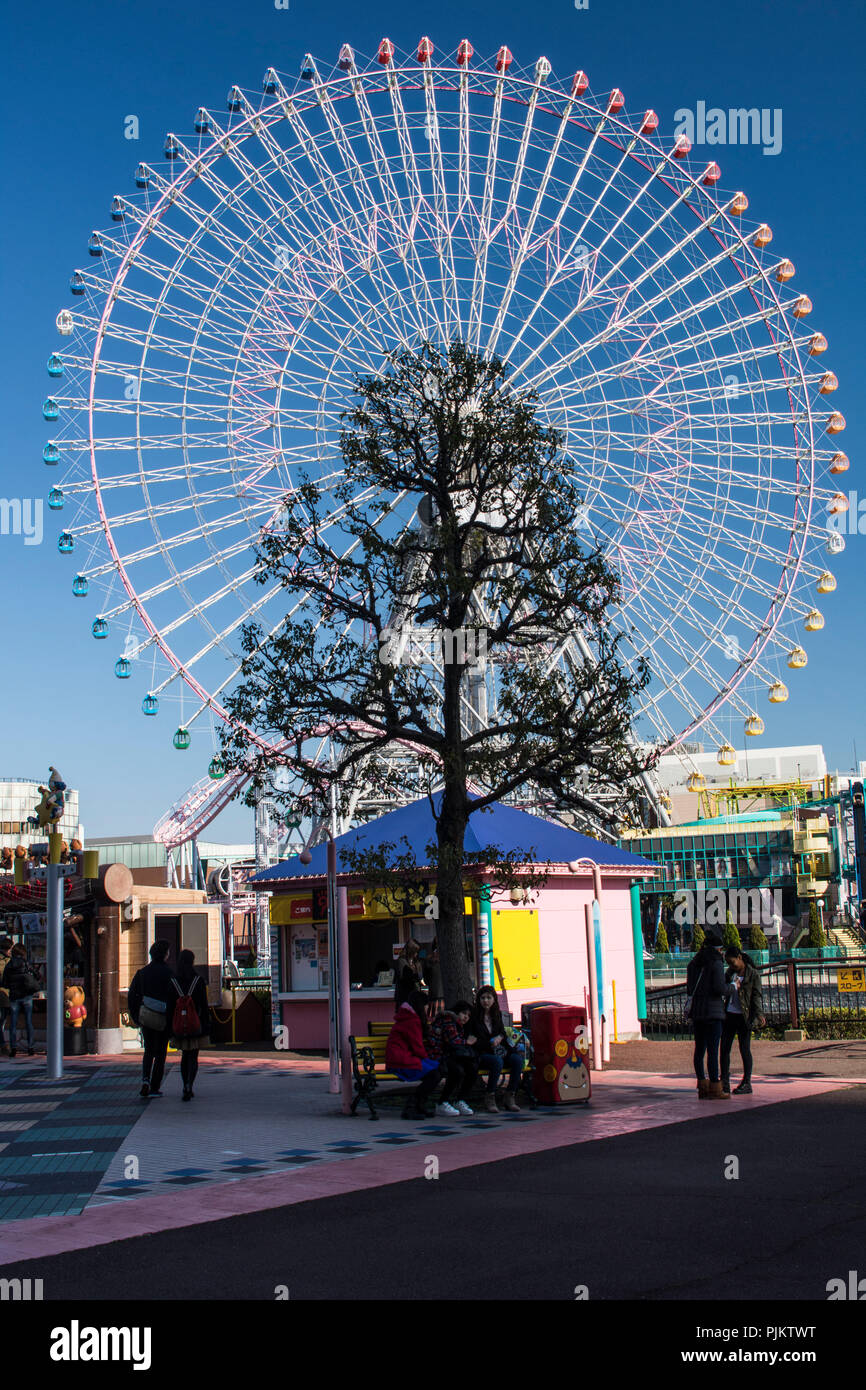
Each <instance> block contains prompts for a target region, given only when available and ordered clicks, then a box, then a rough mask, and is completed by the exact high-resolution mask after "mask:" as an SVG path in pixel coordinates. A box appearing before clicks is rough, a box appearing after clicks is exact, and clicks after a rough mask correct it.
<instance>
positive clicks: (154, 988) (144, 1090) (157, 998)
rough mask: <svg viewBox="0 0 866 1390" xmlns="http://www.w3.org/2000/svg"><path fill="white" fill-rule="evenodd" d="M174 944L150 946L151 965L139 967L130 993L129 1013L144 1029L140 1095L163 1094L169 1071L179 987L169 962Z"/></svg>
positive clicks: (128, 999) (158, 943)
mask: <svg viewBox="0 0 866 1390" xmlns="http://www.w3.org/2000/svg"><path fill="white" fill-rule="evenodd" d="M170 950H171V946H170V945H169V943H168V942H167V941H155V942H154V943H153V945H152V946H151V948H150V965H145V966H143V967H142V969H141V970H138V971H136V973H135V975H134V976H133V979H132V983H131V984H130V986H129V992H128V994H127V1008H128V1010H129V1016H130V1018H131V1019H132V1021H133V1023H134V1024H135V1025H136V1027H137V1028H140V1029H141V1038H142V1042H143V1043H144V1057H143V1058H142V1072H143V1075H142V1085H141V1090H140V1091H139V1095H140V1096H141V1097H142V1099H143V1100H146V1099H147V1098H148V1097H149V1096H161V1095H162V1091H161V1090H160V1089H159V1088H160V1086H161V1085H162V1077H163V1073H164V1071H165V1054H166V1052H167V1051H168V1040H169V1038H170V1037H171V1033H170V1031H169V1023H170V1022H171V1014H170V1013H169V1009H172V1010H173V1009H174V1000H175V999H176V998H177V991H176V990H175V988H174V975H173V974H172V972H171V970H170V968H169V966H168V965H167V964H166V962H167V960H168V954H169V951H170Z"/></svg>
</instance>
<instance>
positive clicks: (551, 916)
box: [493, 875, 641, 1041]
mask: <svg viewBox="0 0 866 1390" xmlns="http://www.w3.org/2000/svg"><path fill="white" fill-rule="evenodd" d="M593 896H594V893H593V886H592V879H590V878H587V879H586V880H585V881H583V880H580V881H575V880H570V881H568V880H567V881H565V882H563V883H562V884H561V885H560V884H558V883H548V884H547V886H546V887H544V888H541V889H539V893H538V899H537V901H536V904H535V906H536V909H537V911H538V924H539V936H540V939H541V985H540V986H539V987H538V988H536V989H509V990H507V991H505V992H504V993H502V992H501V993H500V995H499V1000H500V1004H501V1006H502V1007H503V1008H505V1009H509V1010H510V1011H511V1013H512V1014H513V1015H514V1017H515V1018H517V1017H518V1016H519V1014H520V1007H521V1005H522V1004H529V1003H532V1002H533V1001H534V1000H536V999H550V1000H555V1001H556V1002H557V1003H559V1004H577V1005H579V1006H581V1007H583V1004H584V989H586V991H587V994H588V992H589V971H588V969H587V961H586V917H585V913H584V906H585V904H586V903H589V904H590V905H591V904H592V900H593ZM493 906H494V907H495V908H496V907H498V908H499V909H500V910H501V911H503V912H505V911H507V910H508V908H509V907H510V906H511V904H510V902H509V901H508V900H507V899H506V898H497V897H496V896H494V899H493ZM601 934H602V947H603V959H604V983H605V999H606V1000H610V982H611V980H612V979H613V980H616V1013H617V1033H618V1036H619V1038H620V1041H623V1040H628V1039H629V1038H639V1037H640V1036H641V1031H640V1024H639V1022H638V1017H637V991H636V988H635V978H634V949H633V946H632V925H631V900H630V896H629V880H628V879H624V878H609V877H608V878H606V877H605V876H604V875H602V904H601ZM493 935H494V942H493V944H494V950H495V945H496V916H495V915H494V917H493ZM608 1022H609V1027H610V1037H611V1040H612V1039H613V1013H612V1012H611V1013H610V1014H609V1016H608Z"/></svg>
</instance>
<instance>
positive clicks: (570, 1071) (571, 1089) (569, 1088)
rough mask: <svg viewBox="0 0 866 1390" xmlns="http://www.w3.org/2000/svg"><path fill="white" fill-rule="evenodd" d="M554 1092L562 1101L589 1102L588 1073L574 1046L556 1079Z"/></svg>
mask: <svg viewBox="0 0 866 1390" xmlns="http://www.w3.org/2000/svg"><path fill="white" fill-rule="evenodd" d="M556 1090H557V1094H558V1096H559V1099H560V1100H563V1101H572V1102H573V1101H577V1100H589V1072H588V1071H587V1067H586V1062H585V1061H584V1059H583V1054H582V1052H581V1051H580V1050H579V1049H578V1048H577V1047H576V1046H575V1047H572V1049H571V1052H570V1054H569V1056H568V1058H567V1059H566V1061H565V1063H564V1064H563V1067H562V1071H561V1072H560V1073H559V1076H558V1077H557V1079H556Z"/></svg>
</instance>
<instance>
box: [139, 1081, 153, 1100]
mask: <svg viewBox="0 0 866 1390" xmlns="http://www.w3.org/2000/svg"><path fill="white" fill-rule="evenodd" d="M138 1094H139V1095H140V1096H141V1098H142V1099H144V1098H145V1097H146V1096H149V1095H150V1087H149V1086H148V1084H147V1082H146V1081H145V1083H144V1085H143V1086H142V1088H141V1090H140V1091H139V1093H138Z"/></svg>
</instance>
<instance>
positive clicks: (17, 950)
mask: <svg viewBox="0 0 866 1390" xmlns="http://www.w3.org/2000/svg"><path fill="white" fill-rule="evenodd" d="M2 983H3V988H4V989H7V990H8V991H9V1056H10V1057H14V1056H15V1053H16V1047H15V1043H16V1041H17V1039H16V1036H15V1028H16V1025H17V1023H18V1015H19V1013H21V1012H23V1014H24V1026H25V1028H26V1029H27V1055H28V1057H32V1056H33V1053H34V1051H35V1049H34V1047H33V996H34V994H38V992H39V990H40V989H41V988H42V986H41V985H40V983H39V978H38V976H37V975H36V973H35V971H34V969H33V966H32V965H31V964H30V962H29V961H28V959H27V952H26V950H25V948H24V947H23V946H13V947H12V950H11V952H10V954H9V964H8V965H7V966H6V969H5V970H4V971H3V981H2Z"/></svg>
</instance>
